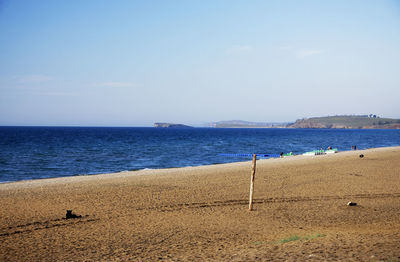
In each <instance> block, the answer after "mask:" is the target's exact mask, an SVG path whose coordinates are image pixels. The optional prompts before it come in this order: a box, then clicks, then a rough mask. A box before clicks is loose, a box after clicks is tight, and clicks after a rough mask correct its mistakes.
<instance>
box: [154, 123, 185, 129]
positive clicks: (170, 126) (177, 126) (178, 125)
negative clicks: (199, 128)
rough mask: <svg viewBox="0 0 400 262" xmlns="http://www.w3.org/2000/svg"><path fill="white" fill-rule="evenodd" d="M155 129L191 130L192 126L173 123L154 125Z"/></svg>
mask: <svg viewBox="0 0 400 262" xmlns="http://www.w3.org/2000/svg"><path fill="white" fill-rule="evenodd" d="M154 127H156V128H193V127H192V126H187V125H182V124H173V123H154Z"/></svg>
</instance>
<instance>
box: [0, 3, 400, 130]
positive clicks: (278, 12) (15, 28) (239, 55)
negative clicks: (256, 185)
mask: <svg viewBox="0 0 400 262" xmlns="http://www.w3.org/2000/svg"><path fill="white" fill-rule="evenodd" d="M352 114H355V115H358V114H376V115H378V116H382V117H390V118H400V1H397V0H393V1H385V0H382V1H377V0H376V1H368V0H367V1H365V0H353V1H347V0H342V1H341V0H335V1H295V0H294V1H285V0H283V1H278V0H276V1H272V0H271V1H267V0H265V1H264V0H262V1H257V0H254V1H244V0H240V1H239V0H226V1H223V0H211V1H207V0H202V1H184V0H182V1H169V0H164V1H162V0H159V1H152V0H149V1H135V0H132V1H119V0H116V1H101V0H93V1H91V0H84V1H78V0H72V1H69V0H68V1H67V0H65V1H61V0H49V1H45V0H37V1H30V0H26V1H22V0H10V1H8V0H0V125H28V126H30V125H36V126H43V125H44V126H152V125H153V123H154V122H171V123H182V124H188V125H194V126H202V125H204V124H205V123H208V122H213V121H220V120H233V119H240V120H247V121H257V122H292V121H295V120H296V119H299V118H304V117H313V116H328V115H352Z"/></svg>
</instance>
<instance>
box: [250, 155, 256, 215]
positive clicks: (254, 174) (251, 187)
mask: <svg viewBox="0 0 400 262" xmlns="http://www.w3.org/2000/svg"><path fill="white" fill-rule="evenodd" d="M256 159H257V155H256V154H253V165H252V167H251V178H250V198H249V211H252V210H253V193H254V178H255V176H256Z"/></svg>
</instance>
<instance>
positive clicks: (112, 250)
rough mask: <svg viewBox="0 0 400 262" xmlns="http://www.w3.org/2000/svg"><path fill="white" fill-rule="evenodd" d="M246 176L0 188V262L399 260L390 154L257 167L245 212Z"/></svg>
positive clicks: (156, 173)
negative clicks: (69, 213) (251, 203)
mask: <svg viewBox="0 0 400 262" xmlns="http://www.w3.org/2000/svg"><path fill="white" fill-rule="evenodd" d="M360 154H364V157H363V158H360V157H359V155H360ZM250 172H251V161H247V162H240V163H233V164H222V165H213V166H203V167H190V168H176V169H165V170H143V171H136V172H125V173H117V174H104V175H95V176H81V177H67V178H56V179H43V180H34V181H24V182H16V183H5V184H0V204H1V209H0V261H116V260H120V261H129V260H130V261H155V260H171V261H286V260H287V261H304V260H307V261H321V260H327V261H339V260H341V261H400V147H391V148H379V149H369V150H363V151H361V150H360V151H348V152H341V153H338V154H332V155H323V156H313V157H310V156H294V157H287V158H283V159H270V160H259V161H257V170H256V178H255V191H254V197H255V201H254V211H251V212H250V211H248V197H249V183H250ZM349 201H353V202H356V203H357V206H347V205H346V204H347V203H348V202H349ZM67 209H72V210H73V213H75V214H78V215H82V217H81V218H75V219H68V220H67V219H64V217H65V213H66V210H67Z"/></svg>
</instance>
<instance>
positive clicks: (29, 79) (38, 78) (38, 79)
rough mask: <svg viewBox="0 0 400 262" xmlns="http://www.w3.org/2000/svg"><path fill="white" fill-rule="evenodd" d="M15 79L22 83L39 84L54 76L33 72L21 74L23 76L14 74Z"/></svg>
mask: <svg viewBox="0 0 400 262" xmlns="http://www.w3.org/2000/svg"><path fill="white" fill-rule="evenodd" d="M13 79H14V81H16V82H18V83H20V84H39V83H45V82H49V81H51V80H53V77H51V76H49V75H42V74H32V75H21V76H14V77H13Z"/></svg>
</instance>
